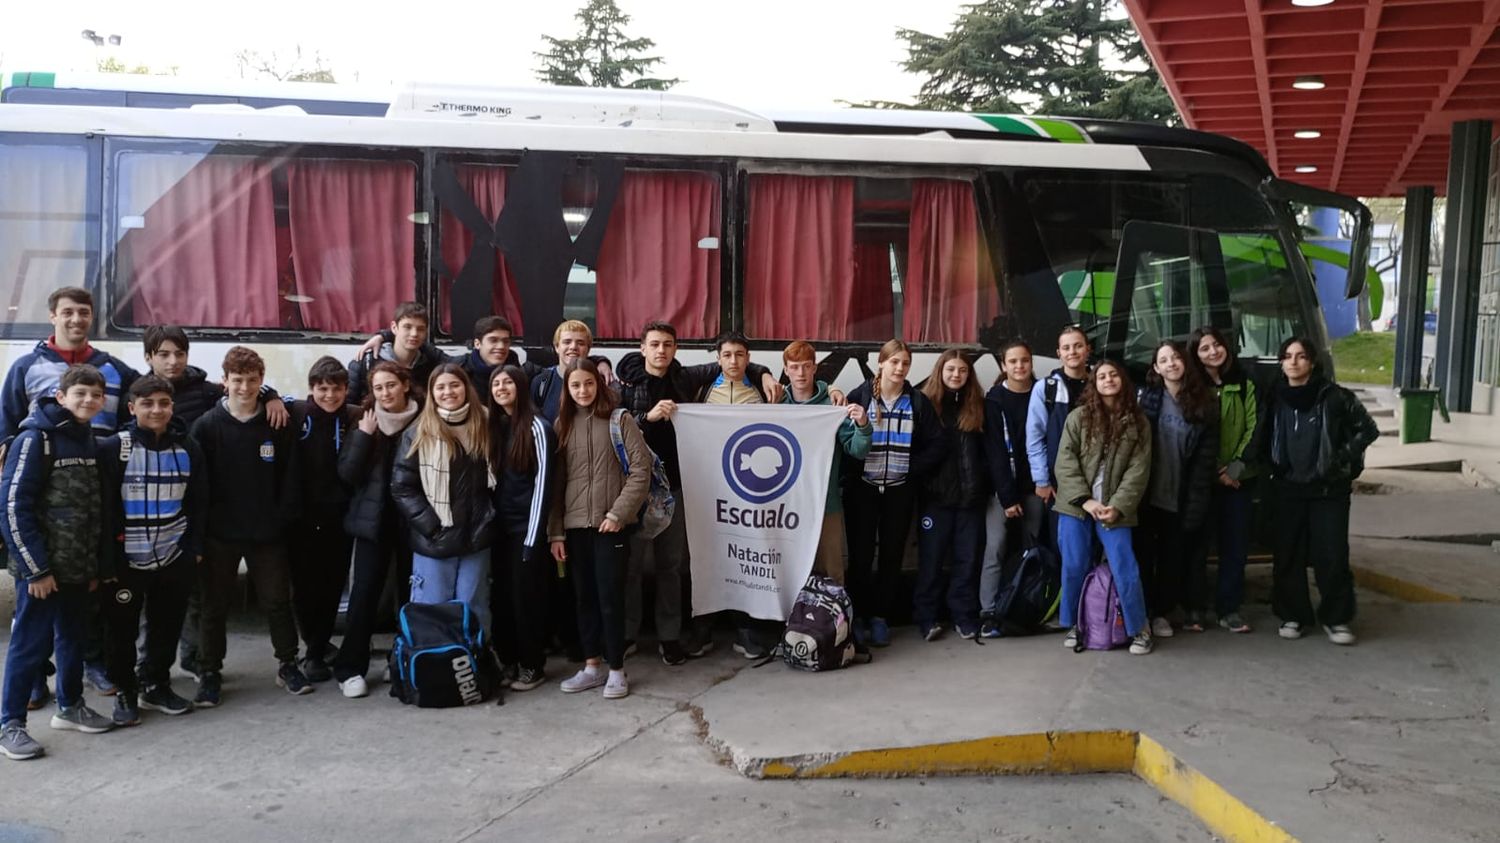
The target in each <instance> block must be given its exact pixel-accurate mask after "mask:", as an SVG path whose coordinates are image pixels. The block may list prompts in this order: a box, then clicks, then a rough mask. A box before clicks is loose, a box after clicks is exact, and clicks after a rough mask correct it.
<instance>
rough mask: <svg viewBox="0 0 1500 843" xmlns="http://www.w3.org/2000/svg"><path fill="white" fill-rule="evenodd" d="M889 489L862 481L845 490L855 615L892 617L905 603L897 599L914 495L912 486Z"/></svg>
mask: <svg viewBox="0 0 1500 843" xmlns="http://www.w3.org/2000/svg"><path fill="white" fill-rule="evenodd" d="M885 489H886V490H885V491H884V492H882V491H880V489H879V488H877V487H875V486H871V485H870V484H869V483H866V482H864V481H863V480H855V481H854V482H852V483H850V484H848V486H847V487H846V488H845V490H844V533H845V535H846V536H847V537H848V539H849V571H848V573H847V574H846V577H847V582H848V585H849V599H850V600H852V601H853V602H854V613H855V614H856V615H858V616H859V617H862V618H867V619H868V618H888V617H890V616H891V612H892V611H894V610H895V608H896V607H897V606H898V605H901V602H902V601H901V600H900V599H899V595H898V592H899V591H900V589H901V565H902V563H903V562H904V561H905V559H906V538H907V536H908V535H909V534H910V533H911V516H912V507H913V505H914V503H915V497H914V494H915V493H914V491H913V489H912V488H911V487H910V486H909V485H901V486H887V487H885ZM877 548H878V551H877ZM877 552H878V553H879V559H878V560H877V558H876V554H877ZM872 568H873V569H874V572H873V574H872V573H871V569H872Z"/></svg>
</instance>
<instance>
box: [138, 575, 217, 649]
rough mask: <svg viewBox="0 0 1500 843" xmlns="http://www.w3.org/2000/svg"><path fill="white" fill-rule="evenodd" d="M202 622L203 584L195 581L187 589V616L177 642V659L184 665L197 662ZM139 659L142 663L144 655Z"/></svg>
mask: <svg viewBox="0 0 1500 843" xmlns="http://www.w3.org/2000/svg"><path fill="white" fill-rule="evenodd" d="M202 622H203V583H202V582H201V581H199V580H195V581H194V582H193V585H192V587H191V588H189V589H188V598H187V615H186V617H185V619H184V620H183V622H182V637H181V638H180V639H179V640H178V642H177V657H178V659H179V660H181V661H182V662H183V663H184V664H187V663H189V662H196V661H197V660H198V625H199V624H200V623H202ZM143 646H144V645H143ZM140 658H141V660H142V661H144V660H145V658H146V654H145V653H144V652H142V653H141V655H140Z"/></svg>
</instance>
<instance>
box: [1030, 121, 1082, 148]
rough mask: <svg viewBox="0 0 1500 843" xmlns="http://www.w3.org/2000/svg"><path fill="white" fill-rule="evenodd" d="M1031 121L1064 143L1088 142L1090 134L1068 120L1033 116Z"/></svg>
mask: <svg viewBox="0 0 1500 843" xmlns="http://www.w3.org/2000/svg"><path fill="white" fill-rule="evenodd" d="M1031 122H1033V123H1035V124H1037V125H1038V126H1041V127H1042V131H1044V132H1046V133H1047V134H1049V135H1051V136H1052V137H1053V138H1054V139H1056V140H1060V141H1062V142H1063V143H1088V142H1089V139H1088V136H1087V135H1085V134H1084V133H1083V130H1082V129H1079V128H1078V127H1077V126H1075V125H1073V124H1072V123H1069V122H1067V121H1066V120H1048V119H1046V118H1043V117H1033V118H1031Z"/></svg>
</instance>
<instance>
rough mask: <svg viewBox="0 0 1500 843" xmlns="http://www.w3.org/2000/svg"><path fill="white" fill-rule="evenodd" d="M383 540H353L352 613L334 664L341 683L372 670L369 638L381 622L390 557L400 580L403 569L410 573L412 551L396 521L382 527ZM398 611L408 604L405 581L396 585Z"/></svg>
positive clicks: (349, 613) (348, 618) (336, 675)
mask: <svg viewBox="0 0 1500 843" xmlns="http://www.w3.org/2000/svg"><path fill="white" fill-rule="evenodd" d="M380 528H381V529H380V536H381V540H380V541H378V542H372V541H370V540H369V539H361V538H356V539H355V540H354V578H353V581H352V582H351V584H350V586H349V612H348V614H347V615H346V618H345V625H344V640H343V641H342V642H341V643H340V644H339V654H338V657H337V658H336V659H334V662H333V675H334V678H335V679H337V680H338V681H340V682H342V681H344V680H345V679H348V678H350V677H353V676H364V675H365V671H367V670H369V669H370V636H372V635H374V633H375V623H376V621H378V620H379V619H380V595H381V594H382V592H384V591H385V580H386V572H387V571H388V570H389V569H390V566H391V555H392V554H395V555H396V557H397V563H396V570H397V576H398V577H399V576H400V572H401V570H402V569H403V565H402V560H403V559H404V560H405V565H404V569H405V570H406V571H407V573H408V575H409V574H410V571H411V551H410V550H409V549H408V548H407V547H406V542H404V541H402V540H401V537H400V532H401V531H400V529H399V528H398V527H397V526H396V524H395V523H394V522H393V521H390V520H388V521H383V522H382V523H381V525H380ZM395 591H396V596H397V601H396V604H397V607H398V610H399V607H400V606H401V605H402V604H404V603H405V602H406V600H405V598H406V597H407V596H409V595H410V594H411V589H410V588H409V587H408V586H406V583H405V581H403V580H397V582H396V589H395Z"/></svg>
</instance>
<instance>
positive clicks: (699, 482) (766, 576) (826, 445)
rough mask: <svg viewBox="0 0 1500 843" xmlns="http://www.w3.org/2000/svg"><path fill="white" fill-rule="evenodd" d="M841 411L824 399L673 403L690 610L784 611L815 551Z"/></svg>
mask: <svg viewBox="0 0 1500 843" xmlns="http://www.w3.org/2000/svg"><path fill="white" fill-rule="evenodd" d="M844 417H845V412H844V410H843V408H841V407H827V406H805V405H801V406H792V405H784V404H779V405H755V404H752V405H748V406H747V405H744V404H740V405H736V406H733V407H717V406H708V405H703V404H688V405H682V406H679V407H678V408H677V413H676V414H675V415H674V416H673V417H672V422H673V426H674V427H675V428H676V431H677V441H678V442H679V443H682V444H681V445H679V451H680V452H681V454H682V455H683V459H682V461H681V467H682V497H681V498H680V503H679V505H680V506H683V507H685V509H684V512H683V517H684V519H685V524H686V526H687V534H688V549H689V551H690V554H691V556H692V566H693V612H694V613H695V614H699V615H703V614H708V613H710V612H718V611H722V610H725V609H735V610H739V611H742V612H745V613H746V614H748V615H750V616H751V617H755V618H762V619H764V620H775V621H783V620H786V616H787V614H788V613H789V612H791V610H792V603H793V602H795V600H796V598H797V592H798V591H799V590H800V589H801V588H802V584H803V583H804V582H806V581H807V575H808V573H810V572H811V570H812V564H813V557H814V556H815V555H816V553H817V549H818V533H819V531H820V530H821V529H822V526H823V506H824V504H825V503H826V502H827V495H828V474H829V472H828V468H827V466H828V464H829V463H830V462H831V461H832V460H833V459H834V457H835V456H836V455H837V446H838V443H837V441H836V439H835V436H836V434H837V432H838V427H839V424H840V423H841V422H842V421H843V419H844ZM689 443H691V446H689ZM690 449H691V452H692V453H694V454H698V455H701V457H702V458H700V459H693V458H692V457H690V456H688V454H689V453H690ZM710 455H712V457H710Z"/></svg>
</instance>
